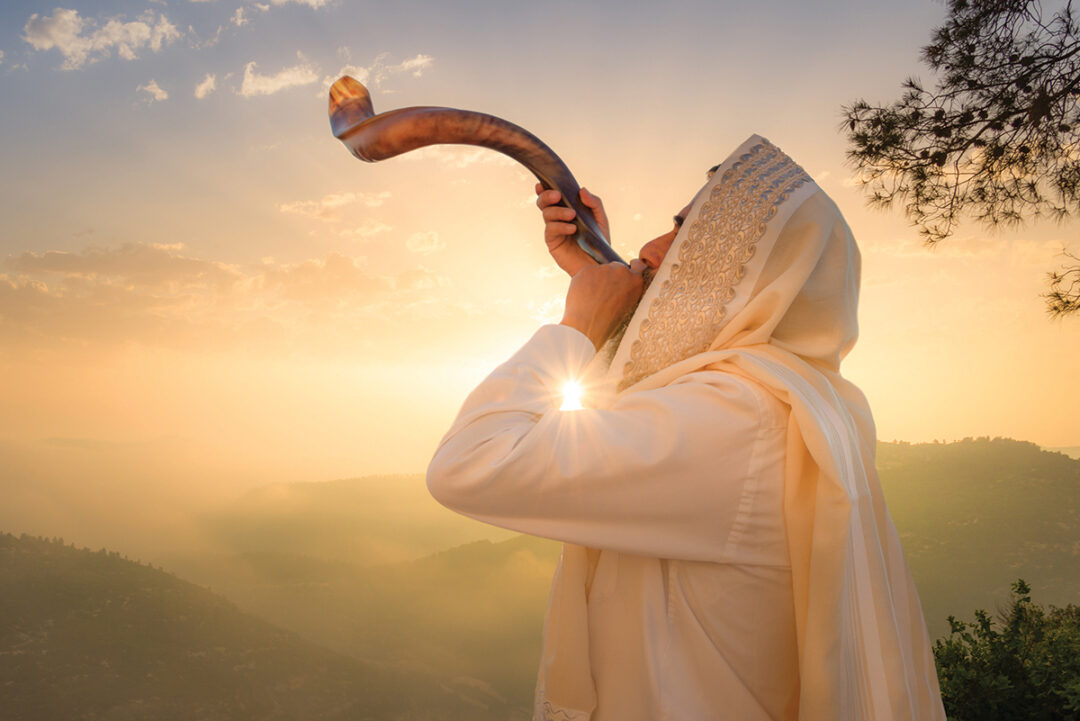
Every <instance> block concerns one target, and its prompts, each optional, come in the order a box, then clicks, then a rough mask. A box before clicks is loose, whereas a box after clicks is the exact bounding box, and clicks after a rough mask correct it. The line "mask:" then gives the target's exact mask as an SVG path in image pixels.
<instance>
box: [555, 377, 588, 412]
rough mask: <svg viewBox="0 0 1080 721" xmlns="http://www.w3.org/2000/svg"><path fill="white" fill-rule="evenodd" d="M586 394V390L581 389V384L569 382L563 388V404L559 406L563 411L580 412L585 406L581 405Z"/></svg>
mask: <svg viewBox="0 0 1080 721" xmlns="http://www.w3.org/2000/svg"><path fill="white" fill-rule="evenodd" d="M584 393H585V390H584V389H583V388H582V387H581V384H580V383H578V382H577V381H567V382H566V383H565V384H564V385H563V387H562V396H563V402H562V405H561V406H559V410H561V411H580V410H581V409H582V408H583V407H584V406H582V405H581V397H582V395H583V394H584Z"/></svg>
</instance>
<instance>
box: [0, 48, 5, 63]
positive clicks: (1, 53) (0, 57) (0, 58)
mask: <svg viewBox="0 0 1080 721" xmlns="http://www.w3.org/2000/svg"><path fill="white" fill-rule="evenodd" d="M3 62H4V51H3V50H0V63H3Z"/></svg>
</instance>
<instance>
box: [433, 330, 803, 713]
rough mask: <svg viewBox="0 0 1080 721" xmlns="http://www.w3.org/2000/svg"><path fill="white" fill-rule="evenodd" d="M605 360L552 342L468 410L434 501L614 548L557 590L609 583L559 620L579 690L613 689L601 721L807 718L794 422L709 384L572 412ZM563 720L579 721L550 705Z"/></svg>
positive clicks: (582, 340) (512, 364) (577, 337)
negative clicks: (578, 388)
mask: <svg viewBox="0 0 1080 721" xmlns="http://www.w3.org/2000/svg"><path fill="white" fill-rule="evenodd" d="M592 357H593V348H592V343H591V342H590V341H589V340H588V339H587V338H586V337H585V336H584V335H582V334H581V333H579V332H578V331H576V330H573V329H571V328H567V327H565V326H545V327H543V328H541V329H540V330H539V331H537V333H536V334H535V336H534V337H533V338H532V339H531V340H530V341H529V342H528V343H526V344H525V346H524V347H523V348H522V349H521V350H520V351H519V352H518V353H516V354H515V355H514V356H513V357H512V358H511V359H510V360H509V361H507V362H506V363H504V364H503V365H501V366H500V367H499V368H498V369H496V370H495V372H493V373H492V374H491V375H490V376H489V377H488V378H487V379H485V380H484V381H483V382H482V383H481V384H480V385H479V386H478V387H477V388H476V390H475V391H473V393H472V394H470V396H469V398H468V399H467V400H466V401H465V404H464V407H463V408H462V410H461V413H460V414H459V416H458V418H457V420H456V421H455V422H454V424H453V426H452V427H451V429H450V431H449V432H448V433H447V435H446V437H445V438H444V440H443V442H442V444H441V445H440V447H439V450H438V451H437V452H436V454H435V457H434V459H433V460H432V462H431V466H430V468H429V471H428V483H429V486H430V487H431V490H432V493H433V494H434V495H435V497H436V498H438V499H439V500H440V501H441V502H443V503H444V504H446V505H447V506H449V507H451V508H453V509H455V510H457V511H460V512H463V513H466V514H468V515H470V516H473V517H475V518H478V519H480V520H483V521H485V522H488V523H494V524H496V525H499V526H503V527H507V528H512V529H515V530H518V531H523V532H526V533H532V534H535V535H540V536H547V537H549V538H554V539H558V540H563V541H569V542H571V543H575V544H584V545H586V546H590V547H592V548H593V549H596V550H590V551H585V550H584V549H583V548H581V547H580V546H568V547H567V548H568V550H569V552H568V553H566V555H565V557H564V559H563V563H562V564H561V565H560V567H559V570H558V572H557V577H556V579H555V581H554V582H553V589H555V590H556V595H554V596H553V600H557V599H558V598H561V596H559V595H558V593H557V592H558V589H560V588H562V583H561V580H560V579H563V578H578V579H585V578H587V577H588V578H590V579H591V580H590V581H589V590H588V604H587V619H586V618H581V619H578V618H577V617H576V616H575V615H574V614H573V613H569V612H568V613H563V611H562V609H560V608H558V607H554V608H551V609H549V613H548V624H547V630H548V632H549V633H550V632H553V631H555V630H556V629H558V628H559V624H560V622H566V621H568V622H569V623H571V624H572V625H571V626H570V628H571V629H572V633H571V634H570V635H569V637H568V639H567V640H568V642H569V643H571V644H573V648H574V651H573V652H574V654H575V655H577V656H580V657H581V658H586V659H588V668H589V671H588V673H587V674H586V675H583V676H571V677H568V678H566V679H563V680H562V681H561V683H563V684H564V686H565V684H570V685H576V686H577V687H578V691H579V692H581V693H587V694H590V695H591V694H593V693H594V689H595V695H596V703H595V705H596V710H595V712H594V714H593V719H594V721H659V720H661V719H672V720H675V719H677V720H679V721H713V720H714V719H716V718H724V717H725V716H718V713H720V711H721V710H722V711H723V713H725V714H727V716H726V718H732V719H739V720H740V721H766V720H770V719H771V720H776V719H785V720H786V719H793V718H794V714H795V710H796V703H797V699H798V673H797V671H798V666H797V650H796V635H795V614H794V602H793V599H792V585H791V571H790V568H789V564H788V549H787V541H786V537H785V532H784V522H783V484H784V458H785V446H786V443H785V439H786V433H787V415H788V413H787V408H786V407H785V406H784V405H783V404H782V403H781V402H780V401H778V400H777V399H776V398H774V397H773V396H772V394H770V393H768V392H767V391H766V390H765V389H763V388H762V387H761V386H760V385H759V384H757V383H755V382H753V381H749V380H747V379H745V378H742V377H740V376H738V375H732V374H730V373H723V372H717V371H702V372H698V373H691V374H688V375H686V376H684V377H682V378H679V379H677V380H675V381H674V382H672V383H670V384H668V385H666V386H664V387H661V388H656V389H653V390H651V391H647V392H644V393H634V394H627V395H626V396H624V397H623V398H622V399H620V400H619V401H618V402H616V403H614V404H613V405H611V406H610V407H608V408H603V409H585V410H580V411H575V412H560V411H559V410H558V404H559V402H560V400H561V398H560V389H561V386H562V384H563V382H564V381H565V380H566V379H567V378H578V377H581V375H582V374H583V372H584V370H585V366H586V363H587V362H588V361H589V360H590V359H591V358H592ZM579 551H580V553H579ZM575 564H580V565H575ZM594 571H595V572H594ZM578 583H581V584H584V581H578ZM577 589H578V591H579V592H581V593H582V595H584V594H585V589H584V587H583V585H580V586H578V587H577ZM579 621H580V624H579ZM547 647H548V648H549V649H550V648H552V646H551V645H550V644H548V646H547ZM563 648H564V647H563ZM545 665H546V664H545ZM546 680H550V681H554V682H555V685H556V687H558V686H559V685H560V680H559V679H553V678H547V679H546ZM544 696H545V695H544V694H541V697H542V698H544ZM548 711H550V712H551V713H552V714H553V716H552V717H553V718H563V717H565V718H574V716H570V715H568V714H565V713H564V714H562V715H558V714H556V713H555V710H554V708H551V707H545V706H544V701H543V700H542V701H541V702H540V708H539V711H538V713H539V715H540V717H541V718H543V717H544V715H545V714H546V713H547V712H548ZM578 717H580V715H579V716H578Z"/></svg>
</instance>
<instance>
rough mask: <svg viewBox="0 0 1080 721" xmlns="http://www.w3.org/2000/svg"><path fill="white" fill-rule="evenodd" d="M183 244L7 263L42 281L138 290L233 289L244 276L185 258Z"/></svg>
mask: <svg viewBox="0 0 1080 721" xmlns="http://www.w3.org/2000/svg"><path fill="white" fill-rule="evenodd" d="M182 250H183V246H180V245H164V244H160V243H128V244H125V245H122V246H120V247H118V248H101V247H97V246H90V247H88V248H86V249H85V250H83V251H82V252H79V253H71V252H67V251H62V250H49V251H45V252H43V253H34V252H26V253H23V254H22V255H17V256H11V257H9V258H7V259H6V260H5V261H4V262H3V267H4V268H5V269H6V270H9V271H13V272H15V273H17V274H19V275H24V276H33V277H35V278H37V279H38V280H41V281H48V280H50V279H59V280H61V281H63V282H64V283H74V284H81V283H83V282H87V281H88V282H93V283H96V284H105V285H115V286H118V287H128V288H130V287H134V286H139V287H141V288H144V289H154V290H155V291H163V290H168V291H170V292H174V291H177V290H180V289H185V288H191V287H203V286H212V287H214V288H217V289H219V290H220V289H227V288H229V287H231V286H232V285H233V284H234V283H235V282H236V280H237V279H238V278H239V275H238V271H236V269H234V268H232V267H230V266H227V265H224V264H222V263H215V262H212V261H206V260H199V259H195V258H189V257H187V256H184V255H181V251H182Z"/></svg>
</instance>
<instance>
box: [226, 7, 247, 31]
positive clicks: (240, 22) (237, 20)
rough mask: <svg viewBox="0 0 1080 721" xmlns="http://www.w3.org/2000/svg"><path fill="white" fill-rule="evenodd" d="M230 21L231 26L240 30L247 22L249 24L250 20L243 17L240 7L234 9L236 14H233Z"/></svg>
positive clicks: (242, 10)
mask: <svg viewBox="0 0 1080 721" xmlns="http://www.w3.org/2000/svg"><path fill="white" fill-rule="evenodd" d="M231 21H232V24H233V25H235V26H236V27H238V28H242V27H244V26H245V25H247V24H248V23H249V22H251V20H250V19H248V18H246V17H244V8H242V7H238V8H236V12H235V13H233V16H232V19H231Z"/></svg>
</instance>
